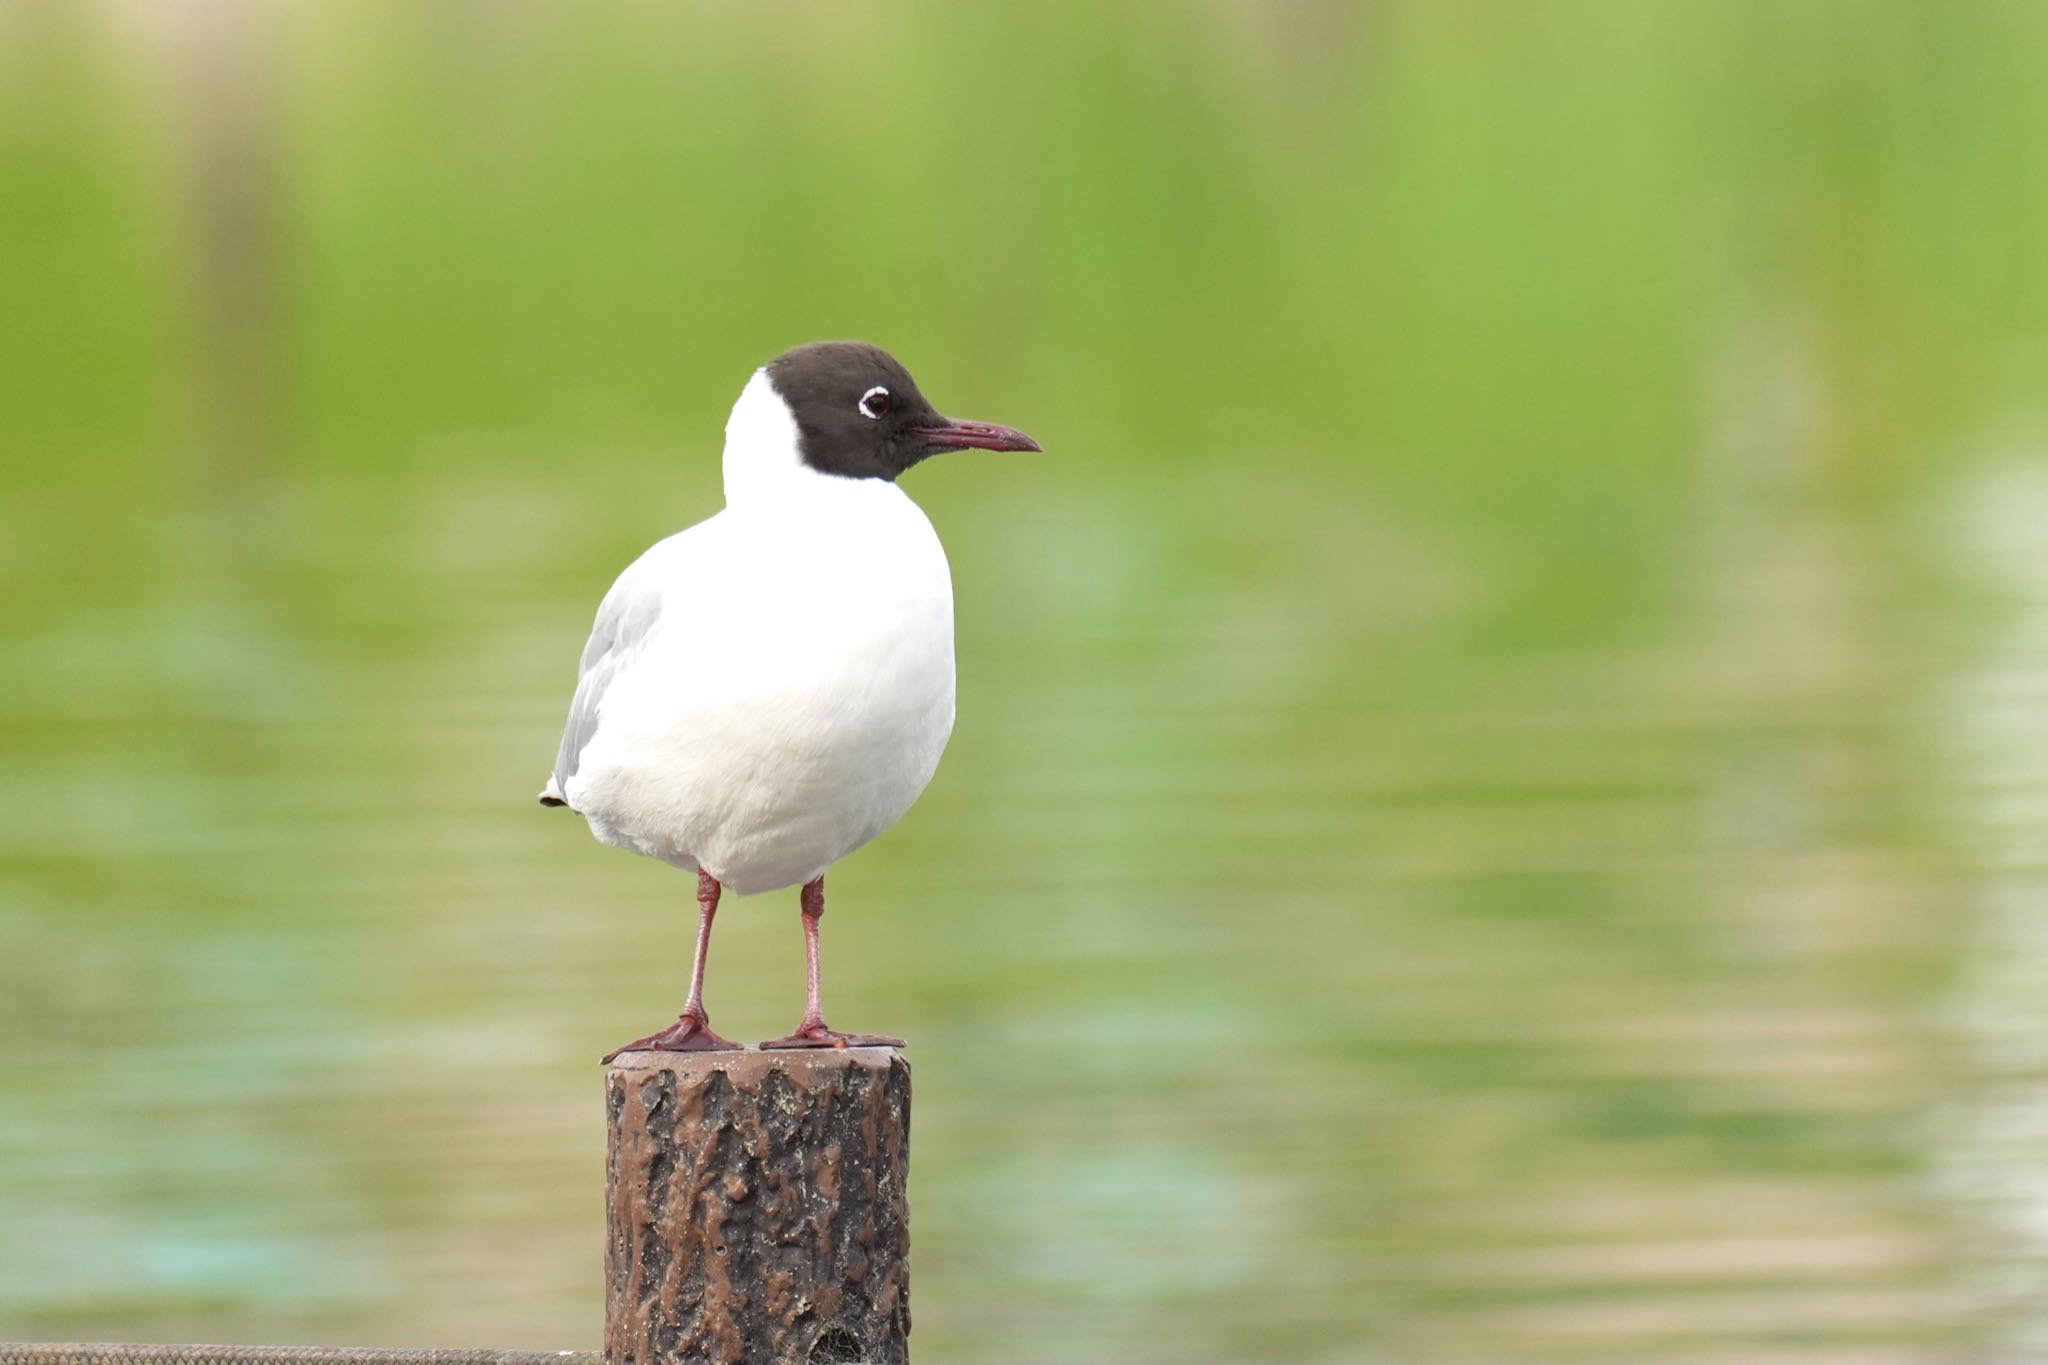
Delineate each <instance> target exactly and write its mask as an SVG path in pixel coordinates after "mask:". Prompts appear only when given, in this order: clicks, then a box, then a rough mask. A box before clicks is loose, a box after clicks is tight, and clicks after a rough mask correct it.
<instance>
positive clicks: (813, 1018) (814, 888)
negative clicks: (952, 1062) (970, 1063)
mask: <svg viewBox="0 0 2048 1365" xmlns="http://www.w3.org/2000/svg"><path fill="white" fill-rule="evenodd" d="M799 904H801V905H802V907H803V914H804V1021H803V1022H802V1023H801V1024H798V1025H797V1026H796V1032H795V1033H792V1034H790V1035H789V1036H788V1037H787V1038H777V1039H774V1040H773V1041H771V1042H766V1043H763V1044H761V1046H762V1047H902V1046H903V1040H902V1039H901V1038H890V1037H887V1036H885V1035H883V1034H880V1033H841V1032H840V1031H839V1030H838V1029H833V1028H826V1027H825V1010H824V1007H823V1006H822V1005H820V1004H819V1003H818V921H819V920H821V919H823V918H824V917H825V879H824V878H823V877H818V878H816V879H814V880H812V881H809V882H806V883H805V884H804V890H803V896H802V899H801V900H800V902H799Z"/></svg>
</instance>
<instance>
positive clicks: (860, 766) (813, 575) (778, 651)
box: [567, 475, 954, 893]
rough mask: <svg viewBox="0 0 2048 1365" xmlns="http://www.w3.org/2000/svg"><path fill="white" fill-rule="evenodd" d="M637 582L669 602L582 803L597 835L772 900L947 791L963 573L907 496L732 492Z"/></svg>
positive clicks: (669, 544)
mask: <svg viewBox="0 0 2048 1365" xmlns="http://www.w3.org/2000/svg"><path fill="white" fill-rule="evenodd" d="M636 576H643V577H644V579H645V581H644V582H637V581H636ZM629 588H630V589H633V590H637V591H652V592H658V593H660V594H661V598H662V600H661V603H660V613H659V620H658V624H657V625H656V626H655V627H654V629H653V630H652V631H651V632H650V633H649V635H648V637H647V638H646V640H645V641H644V642H642V644H641V645H640V647H639V649H638V650H637V652H636V653H635V654H634V656H633V658H632V661H631V662H630V664H629V665H627V666H625V667H623V668H622V669H621V671H620V673H619V675H618V677H617V678H616V680H615V681H613V682H612V683H611V685H610V687H609V689H608V690H607V691H606V693H605V695H604V697H603V700H602V705H601V709H600V714H599V721H598V726H597V729H596V731H595V733H594V734H593V735H592V737H591V740H590V742H589V744H588V745H587V746H586V747H585V749H584V750H583V753H582V759H581V763H580V765H579V766H578V769H577V771H576V773H575V775H574V776H573V777H572V778H571V780H570V782H569V785H568V793H567V794H568V797H569V802H570V804H571V805H572V806H574V807H575V808H576V809H577V810H579V811H581V812H582V813H583V814H584V816H585V817H586V818H588V819H589V821H590V824H591V828H592V829H593V830H594V831H595V832H596V833H597V835H598V837H599V838H601V839H603V840H605V841H606V842H608V843H616V844H622V845H624V846H626V847H630V848H633V849H636V850H637V851H639V852H642V853H646V854H649V855H652V856H654V857H659V858H663V859H665V860H667V861H669V862H672V863H676V864H678V865H680V866H683V867H694V866H699V865H701V866H703V867H704V868H706V869H707V870H709V871H710V872H711V874H712V875H713V876H715V877H717V878H718V879H719V880H720V881H721V882H723V883H725V884H726V885H727V886H729V887H731V888H732V889H733V890H735V891H738V892H741V893H749V892H755V891H766V890H772V889H774V888H777V887H782V886H790V885H794V884H797V883H799V882H804V881H808V880H809V879H810V878H812V877H814V876H817V875H819V874H820V873H822V872H823V871H824V870H825V869H826V868H827V867H828V866H830V865H831V864H832V863H833V862H835V861H837V860H838V859H840V858H842V857H844V856H845V855H846V854H848V853H850V852H852V851H853V850H854V849H856V848H858V847H860V846H861V845H862V844H864V843H866V842H867V841H868V840H869V839H872V838H874V837H875V836H876V835H877V834H880V833H881V832H882V831H883V830H885V829H887V828H888V827H889V826H890V825H892V824H894V823H895V822H896V820H897V819H898V818H899V817H900V816H901V815H902V814H903V813H904V812H905V811H906V810H908V809H909V808H910V805H911V803H912V802H914V801H915V800H916V799H917V797H918V795H919V794H920V793H921V792H922V791H923V790H924V788H925V785H926V783H928V782H929V781H930V780H931V776H932V773H933V772H934V770H935V769H936V768H937V766H938V761H939V755H940V753H941V752H942V751H943V750H944V748H945V745H946V740H947V738H948V736H949V735H950V734H951V733H952V727H953V696H954V693H953V686H954V683H953V590H952V578H951V574H950V571H949V569H948V566H947V564H946V556H945V552H944V550H943V549H942V548H941V547H940V545H939V540H938V536H937V535H936V533H934V531H933V530H932V526H931V523H930V521H928V520H927V519H926V517H925V515H924V513H923V512H922V511H921V510H920V509H919V508H918V507H917V505H916V504H915V503H913V502H912V501H911V500H910V499H909V498H908V497H906V496H905V495H904V494H903V492H902V490H900V489H899V488H897V487H896V486H895V485H894V484H892V483H888V482H886V481H883V480H878V479H842V478H833V477H828V476H820V475H808V476H807V477H804V478H802V479H801V480H800V481H799V483H798V485H796V486H784V487H781V488H780V489H779V490H778V492H777V495H776V496H774V497H770V498H761V499H758V500H751V501H749V500H736V501H735V502H734V504H733V505H732V506H729V507H728V508H727V509H726V510H725V511H723V512H721V513H719V514H718V515H717V516H716V517H713V518H712V519H711V520H710V521H707V522H704V523H702V524H701V525H699V526H696V527H693V528H691V529H690V530H688V531H685V532H683V533H681V534H679V535H676V536H672V537H670V538H669V539H668V540H666V541H663V542H662V543H661V544H659V545H657V546H655V547H654V548H653V549H652V550H650V551H648V553H647V554H646V555H645V556H643V557H642V558H641V559H640V560H639V561H638V562H636V563H635V564H634V566H633V567H632V568H630V569H628V570H627V573H626V575H625V576H623V577H622V578H621V580H620V585H619V588H618V589H615V590H614V591H619V590H623V589H629Z"/></svg>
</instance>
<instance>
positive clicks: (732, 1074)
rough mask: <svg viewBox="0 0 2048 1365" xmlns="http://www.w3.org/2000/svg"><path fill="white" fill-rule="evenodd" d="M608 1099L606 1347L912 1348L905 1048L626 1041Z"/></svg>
mask: <svg viewBox="0 0 2048 1365" xmlns="http://www.w3.org/2000/svg"><path fill="white" fill-rule="evenodd" d="M605 1112H606V1114H607V1116H608V1119H609V1124H608V1126H609V1130H610V1137H609V1143H608V1150H607V1155H606V1160H605V1203H606V1208H607V1212H608V1218H607V1223H608V1227H607V1236H606V1239H605V1308H604V1354H605V1358H606V1360H607V1361H608V1362H609V1365H681V1363H682V1362H686V1361H687V1362H692V1365H694V1362H699V1361H711V1362H717V1363H718V1365H784V1363H785V1362H794V1363H795V1365H826V1362H845V1361H873V1362H881V1363H882V1365H889V1363H891V1362H904V1361H907V1360H908V1359H909V1336H910V1268H909V1253H910V1209H909V1204H908V1201H907V1198H906V1193H905V1183H906V1180H907V1178H908V1176H909V1173H910V1063H908V1062H906V1061H905V1060H904V1059H903V1057H902V1055H901V1054H900V1053H898V1052H896V1051H895V1050H894V1049H891V1048H866V1047H864V1048H844V1049H833V1048H824V1049H816V1050H803V1051H788V1052H783V1051H776V1052H762V1051H751V1050H750V1051H744V1052H627V1053H622V1054H621V1055H620V1056H619V1059H618V1060H617V1061H616V1062H614V1063H612V1066H611V1070H610V1073H609V1074H608V1075H607V1077H606V1079H605Z"/></svg>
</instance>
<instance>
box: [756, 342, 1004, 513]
mask: <svg viewBox="0 0 2048 1365" xmlns="http://www.w3.org/2000/svg"><path fill="white" fill-rule="evenodd" d="M763 373H764V374H765V375H766V376H767V378H768V382H769V384H770V385H771V386H772V387H773V389H774V391H775V393H776V394H777V395H778V396H779V397H780V398H781V399H782V401H783V403H784V404H785V405H786V406H787V407H788V410H789V415H790V417H791V419H792V420H793V421H794V422H795V424H796V432H797V454H798V456H799V458H800V459H802V461H803V463H804V464H806V465H807V466H809V467H810V468H812V469H814V470H817V471H818V472H820V473H823V474H835V475H839V476H841V477H844V478H851V479H894V478H895V477H896V476H897V475H898V474H901V473H902V472H903V471H904V470H906V469H909V468H910V467H911V466H912V465H914V464H916V463H918V462H919V461H920V460H924V459H926V458H928V457H930V456H933V455H937V454H939V453H940V452H941V451H946V450H964V449H974V450H1037V449H1039V445H1038V442H1036V441H1034V440H1032V439H1031V438H1030V437H1029V436H1026V435H1025V434H1024V433H1023V432H1021V431H1018V430H1016V429H1014V428H1012V427H1003V426H997V425H995V424H994V423H992V422H964V421H955V420H954V419H952V418H950V417H944V416H941V415H940V414H939V412H938V411H937V410H936V409H934V408H933V407H932V405H931V404H930V403H929V402H927V401H926V400H925V396H924V394H922V393H921V392H919V391H918V387H917V381H916V380H914V379H912V378H911V377H910V371H908V370H906V369H904V368H903V366H902V365H901V364H899V363H898V362H897V360H896V358H895V357H894V356H892V355H890V354H889V353H888V352H887V351H885V350H883V349H882V348H881V347H879V346H872V345H869V344H868V343H867V342H864V341H818V342H813V343H811V344H810V345H808V346H799V347H797V348H796V349H795V350H793V351H786V352H784V353H783V354H782V355H780V356H778V357H776V358H775V359H774V360H773V361H771V362H769V364H768V367H767V369H766V370H765V371H763Z"/></svg>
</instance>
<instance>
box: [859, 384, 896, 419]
mask: <svg viewBox="0 0 2048 1365" xmlns="http://www.w3.org/2000/svg"><path fill="white" fill-rule="evenodd" d="M860 410H861V415H862V416H865V417H872V418H874V419H876V420H877V421H879V420H881V419H882V418H883V417H884V416H886V415H887V414H888V412H889V391H888V390H887V389H885V388H883V387H882V386H881V385H880V384H877V385H875V386H874V387H873V388H872V389H869V390H868V391H867V392H866V393H864V394H862V395H861V396H860Z"/></svg>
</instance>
